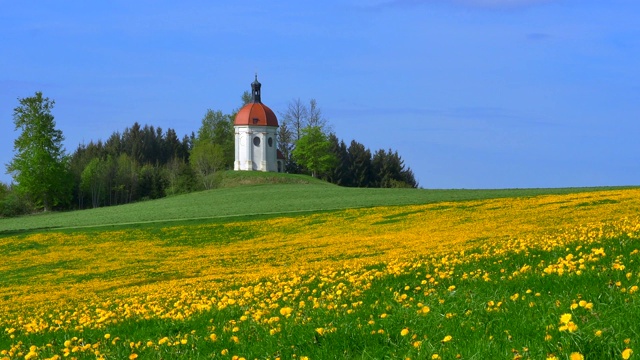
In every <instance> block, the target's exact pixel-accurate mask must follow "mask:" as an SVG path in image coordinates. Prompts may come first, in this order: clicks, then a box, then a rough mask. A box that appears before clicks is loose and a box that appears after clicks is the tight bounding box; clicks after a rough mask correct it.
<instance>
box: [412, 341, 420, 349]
mask: <svg viewBox="0 0 640 360" xmlns="http://www.w3.org/2000/svg"><path fill="white" fill-rule="evenodd" d="M421 346H422V341H415V342H414V343H413V347H414V348H420V347H421Z"/></svg>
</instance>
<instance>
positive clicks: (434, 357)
mask: <svg viewBox="0 0 640 360" xmlns="http://www.w3.org/2000/svg"><path fill="white" fill-rule="evenodd" d="M431 359H432V360H437V359H440V355H438V354H433V355H431Z"/></svg>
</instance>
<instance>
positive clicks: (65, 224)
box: [0, 172, 612, 236]
mask: <svg viewBox="0 0 640 360" xmlns="http://www.w3.org/2000/svg"><path fill="white" fill-rule="evenodd" d="M608 189H612V188H604V187H603V188H556V189H500V190H467V189H455V190H424V189H369V188H344V187H339V186H336V185H332V184H328V183H325V182H322V181H319V180H316V179H313V178H311V177H308V176H302V175H288V174H275V173H258V172H252V173H236V172H228V173H227V174H226V175H225V177H224V179H223V187H222V188H219V189H215V190H209V191H201V192H195V193H191V194H186V195H179V196H172V197H167V198H163V199H158V200H153V201H144V202H138V203H134V204H128V205H121V206H113V207H104V208H98V209H90V210H82V211H70V212H60V213H48V214H38V215H31V216H23V217H19V218H8V219H0V236H2V235H7V234H12V233H15V232H21V231H31V230H44V229H60V228H69V227H73V228H75V227H90V226H105V225H108V226H111V225H118V226H126V225H129V224H140V223H147V222H171V221H184V220H211V219H220V218H236V217H256V216H265V215H272V214H285V213H288V214H290V213H298V212H300V213H307V212H317V211H326V210H337V209H347V208H361V207H372V206H383V205H409V204H427V203H434V202H440V201H465V200H477V199H489V198H505V197H529V196H536V195H546V194H567V193H576V192H585V191H594V190H608Z"/></svg>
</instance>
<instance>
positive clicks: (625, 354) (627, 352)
mask: <svg viewBox="0 0 640 360" xmlns="http://www.w3.org/2000/svg"><path fill="white" fill-rule="evenodd" d="M631 355H633V350H631V349H629V348H626V349H624V350H622V358H623V359H625V360H627V359H629V358H630V357H631Z"/></svg>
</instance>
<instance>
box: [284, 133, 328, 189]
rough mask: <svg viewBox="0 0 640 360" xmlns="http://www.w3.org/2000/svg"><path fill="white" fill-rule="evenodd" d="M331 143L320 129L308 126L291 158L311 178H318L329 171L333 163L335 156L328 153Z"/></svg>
mask: <svg viewBox="0 0 640 360" xmlns="http://www.w3.org/2000/svg"><path fill="white" fill-rule="evenodd" d="M330 147H331V143H330V142H329V139H328V137H327V135H326V134H325V133H323V132H322V129H321V128H320V127H318V126H309V127H306V128H304V129H303V130H302V136H301V137H300V138H299V139H298V141H297V143H296V147H295V149H293V152H292V154H293V158H294V159H295V161H296V163H298V164H299V165H300V166H302V167H303V168H306V169H307V170H309V171H310V172H311V176H313V177H318V174H322V173H325V172H327V171H328V170H329V169H331V168H332V167H333V166H334V165H335V163H336V158H335V156H334V155H333V154H332V153H331V152H330V151H329V149H330Z"/></svg>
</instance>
